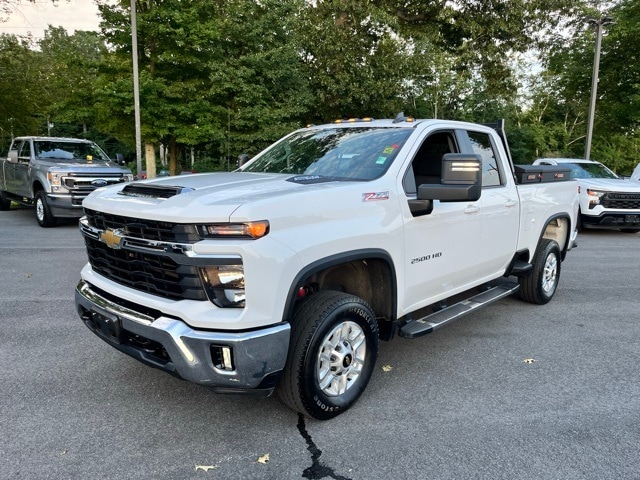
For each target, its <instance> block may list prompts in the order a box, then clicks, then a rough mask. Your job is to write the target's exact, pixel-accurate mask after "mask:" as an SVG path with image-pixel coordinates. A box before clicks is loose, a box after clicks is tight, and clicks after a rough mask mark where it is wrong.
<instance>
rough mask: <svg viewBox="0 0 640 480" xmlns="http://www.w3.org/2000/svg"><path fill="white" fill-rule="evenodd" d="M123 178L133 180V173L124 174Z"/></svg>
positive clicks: (126, 180)
mask: <svg viewBox="0 0 640 480" xmlns="http://www.w3.org/2000/svg"><path fill="white" fill-rule="evenodd" d="M123 178H124V181H125V182H133V173H127V174H125V175H124V177H123Z"/></svg>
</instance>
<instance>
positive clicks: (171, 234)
mask: <svg viewBox="0 0 640 480" xmlns="http://www.w3.org/2000/svg"><path fill="white" fill-rule="evenodd" d="M84 212H85V214H86V216H87V220H88V221H89V225H91V226H92V227H93V228H97V229H99V230H107V229H111V230H120V231H122V232H123V233H124V235H125V236H127V237H134V238H139V239H142V240H153V241H158V242H169V243H195V242H198V241H200V235H199V234H198V231H197V229H196V226H195V225H186V224H180V223H171V222H159V221H156V220H143V219H138V218H131V217H123V216H121V215H111V214H109V213H103V212H96V211H94V210H90V209H88V208H85V209H84Z"/></svg>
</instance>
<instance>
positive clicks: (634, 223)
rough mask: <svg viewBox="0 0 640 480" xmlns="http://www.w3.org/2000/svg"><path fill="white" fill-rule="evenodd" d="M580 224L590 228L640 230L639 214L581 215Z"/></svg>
mask: <svg viewBox="0 0 640 480" xmlns="http://www.w3.org/2000/svg"><path fill="white" fill-rule="evenodd" d="M581 220H582V224H583V225H584V226H585V227H591V228H611V229H616V228H640V212H638V211H637V210H636V211H632V212H608V211H603V212H602V213H600V214H599V215H586V214H582V217H581Z"/></svg>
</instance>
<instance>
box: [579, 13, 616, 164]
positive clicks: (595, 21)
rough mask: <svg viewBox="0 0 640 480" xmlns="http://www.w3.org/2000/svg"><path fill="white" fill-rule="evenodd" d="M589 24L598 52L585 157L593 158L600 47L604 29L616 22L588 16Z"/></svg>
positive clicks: (596, 54) (592, 80)
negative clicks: (594, 30)
mask: <svg viewBox="0 0 640 480" xmlns="http://www.w3.org/2000/svg"><path fill="white" fill-rule="evenodd" d="M587 22H588V23H589V25H591V26H594V27H596V53H595V55H594V58H593V78H592V79H591V100H590V102H589V119H588V122H587V144H586V146H585V150H584V158H585V159H587V160H590V159H591V158H590V157H591V140H592V139H593V119H594V117H595V114H596V97H597V96H598V73H599V70H600V47H601V45H602V29H603V27H604V26H606V25H613V24H614V23H616V22H615V21H614V19H613V18H612V17H601V18H593V17H588V18H587Z"/></svg>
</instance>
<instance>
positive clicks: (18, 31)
mask: <svg viewBox="0 0 640 480" xmlns="http://www.w3.org/2000/svg"><path fill="white" fill-rule="evenodd" d="M0 1H1V0H0ZM36 3H37V5H33V4H31V3H27V2H23V3H22V4H21V5H20V6H19V7H18V8H17V9H16V10H15V11H14V12H13V14H12V15H11V16H10V18H9V20H8V21H6V22H0V33H13V34H15V35H26V34H27V33H29V32H31V33H32V35H33V36H34V37H35V38H42V37H43V36H44V31H45V30H46V28H47V27H48V26H49V25H53V26H54V27H64V28H65V29H66V30H67V32H69V33H73V32H74V31H75V30H93V31H97V30H98V24H99V23H100V19H99V17H98V7H97V6H96V5H95V3H93V1H92V0H58V2H56V5H55V6H54V5H53V4H52V2H51V1H50V0H42V1H38V2H36Z"/></svg>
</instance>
